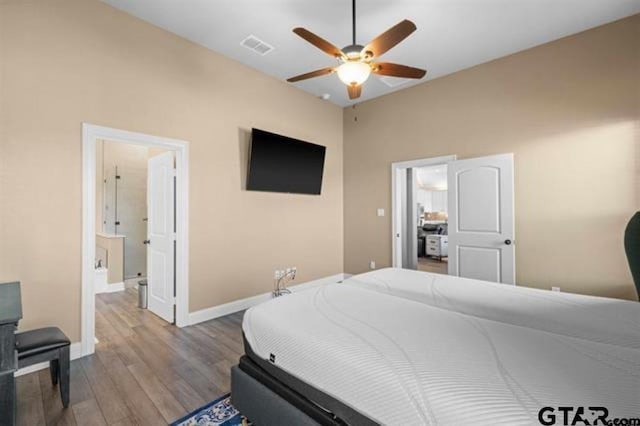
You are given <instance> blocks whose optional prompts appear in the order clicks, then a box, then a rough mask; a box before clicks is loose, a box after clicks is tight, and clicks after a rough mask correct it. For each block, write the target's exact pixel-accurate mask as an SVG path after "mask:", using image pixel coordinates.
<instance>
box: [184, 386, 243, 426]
mask: <svg viewBox="0 0 640 426" xmlns="http://www.w3.org/2000/svg"><path fill="white" fill-rule="evenodd" d="M242 424H243V423H242V416H241V415H240V413H239V412H238V410H236V409H235V407H234V406H233V405H231V397H230V394H227V395H224V396H221V397H220V398H218V399H216V400H215V401H213V402H210V403H208V404H207V405H205V406H203V407H200V408H198V409H197V410H195V411H194V412H192V413H190V414H187V415H186V416H184V417H183V418H181V419H178V420H176V421H175V422H173V423H171V426H239V425H242ZM245 424H247V425H250V424H251V423H245Z"/></svg>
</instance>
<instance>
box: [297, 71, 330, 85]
mask: <svg viewBox="0 0 640 426" xmlns="http://www.w3.org/2000/svg"><path fill="white" fill-rule="evenodd" d="M334 71H335V70H334V69H333V68H322V69H321V70H315V71H311V72H308V73H306V74H300V75H296V76H295V77H291V78H288V79H287V81H288V82H289V83H295V82H296V81H300V80H306V79H308V78H314V77H320V76H323V75H327V74H331V73H332V72H334Z"/></svg>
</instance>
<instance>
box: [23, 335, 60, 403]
mask: <svg viewBox="0 0 640 426" xmlns="http://www.w3.org/2000/svg"><path fill="white" fill-rule="evenodd" d="M70 344H71V342H69V338H68V337H67V336H65V334H64V333H63V332H62V331H61V330H60V329H59V328H58V327H46V328H39V329H37V330H29V331H23V332H21V333H16V349H17V350H18V368H23V367H28V366H30V365H33V364H38V363H40V362H48V363H49V371H50V373H51V382H52V383H53V385H54V386H55V385H57V384H58V383H60V396H61V397H62V405H64V406H65V407H68V406H69V362H70V358H69V357H70V355H69V346H70Z"/></svg>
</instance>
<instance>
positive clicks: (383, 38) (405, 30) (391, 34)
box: [362, 19, 416, 56]
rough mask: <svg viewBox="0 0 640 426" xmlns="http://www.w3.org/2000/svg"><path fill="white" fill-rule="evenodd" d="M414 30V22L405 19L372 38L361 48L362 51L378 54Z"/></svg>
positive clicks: (373, 54)
mask: <svg viewBox="0 0 640 426" xmlns="http://www.w3.org/2000/svg"><path fill="white" fill-rule="evenodd" d="M415 30H416V24H414V23H413V22H411V21H409V20H408V19H405V20H404V21H402V22H400V23H399V24H396V25H394V26H393V27H391V28H389V29H388V30H387V31H385V32H383V33H382V34H380V35H379V36H378V37H376V38H374V39H373V40H372V41H371V42H370V43H369V44H367V45H366V46H365V47H364V49H362V51H363V52H364V53H365V54H367V53H366V52H370V53H369V55H370V56H380V55H382V54H384V53H385V52H387V51H389V50H391V48H392V47H394V46H395V45H397V44H398V43H400V42H401V41H402V40H404V39H405V38H407V37H409V35H410V34H411V33H412V32H414V31H415Z"/></svg>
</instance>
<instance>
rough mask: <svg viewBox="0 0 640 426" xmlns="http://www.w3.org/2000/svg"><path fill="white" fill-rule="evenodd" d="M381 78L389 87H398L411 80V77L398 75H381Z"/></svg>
mask: <svg viewBox="0 0 640 426" xmlns="http://www.w3.org/2000/svg"><path fill="white" fill-rule="evenodd" d="M380 80H381V81H382V82H383V83H384V84H386V85H387V86H389V87H398V86H402V85H403V84H405V83H407V82H409V81H410V80H411V79H410V78H398V77H380Z"/></svg>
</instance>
